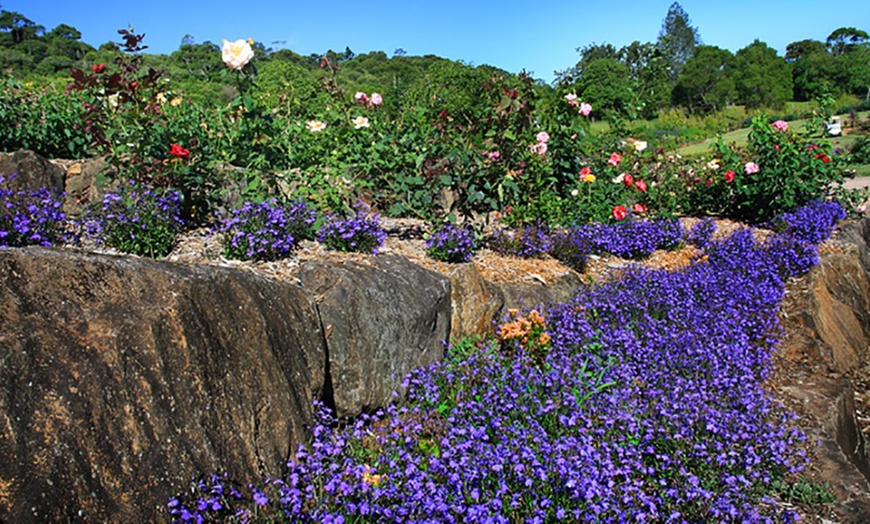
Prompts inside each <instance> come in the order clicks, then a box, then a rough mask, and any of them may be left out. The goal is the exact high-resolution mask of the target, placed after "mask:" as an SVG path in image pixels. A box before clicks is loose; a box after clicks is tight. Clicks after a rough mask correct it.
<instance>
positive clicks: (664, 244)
mask: <svg viewBox="0 0 870 524" xmlns="http://www.w3.org/2000/svg"><path fill="white" fill-rule="evenodd" d="M578 227H580V228H584V229H586V231H587V234H588V237H589V240H590V242H591V244H592V251H593V252H594V253H610V254H611V255H615V256H618V257H620V258H630V259H636V258H645V257H648V256H650V255H651V254H652V253H653V252H654V251H655V250H657V249H673V248H675V247H677V246H678V245H679V244H680V242H682V240H683V228H682V226H681V225H680V221H679V220H636V221H635V220H632V221H626V222H616V223H614V224H603V223H592V224H586V225H582V226H578Z"/></svg>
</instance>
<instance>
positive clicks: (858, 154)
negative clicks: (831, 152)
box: [850, 135, 870, 164]
mask: <svg viewBox="0 0 870 524" xmlns="http://www.w3.org/2000/svg"><path fill="white" fill-rule="evenodd" d="M850 152H851V154H852V162H854V163H856V164H870V136H867V135H865V136H861V137H858V139H857V140H855V142H854V143H853V144H852V148H851V150H850Z"/></svg>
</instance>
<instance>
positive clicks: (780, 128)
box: [773, 120, 788, 131]
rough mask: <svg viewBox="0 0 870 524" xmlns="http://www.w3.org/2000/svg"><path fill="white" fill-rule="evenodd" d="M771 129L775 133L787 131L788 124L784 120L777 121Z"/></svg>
mask: <svg viewBox="0 0 870 524" xmlns="http://www.w3.org/2000/svg"><path fill="white" fill-rule="evenodd" d="M773 128H774V129H776V130H777V131H785V130H787V129H788V122H786V121H785V120H777V121H776V122H774V123H773Z"/></svg>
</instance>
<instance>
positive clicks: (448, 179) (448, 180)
mask: <svg viewBox="0 0 870 524" xmlns="http://www.w3.org/2000/svg"><path fill="white" fill-rule="evenodd" d="M440 180H441V184H442V185H445V186H449V185H451V184H453V177H452V176H450V175H446V174H445V175H441V179H440Z"/></svg>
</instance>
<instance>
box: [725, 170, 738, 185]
mask: <svg viewBox="0 0 870 524" xmlns="http://www.w3.org/2000/svg"><path fill="white" fill-rule="evenodd" d="M734 175H735V173H734V171H725V174H724V175H722V176H723V177H724V178H725V181H726V182H728V183H729V184H730V183H731V182H734Z"/></svg>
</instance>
